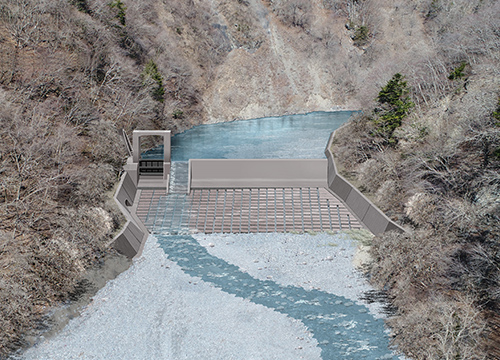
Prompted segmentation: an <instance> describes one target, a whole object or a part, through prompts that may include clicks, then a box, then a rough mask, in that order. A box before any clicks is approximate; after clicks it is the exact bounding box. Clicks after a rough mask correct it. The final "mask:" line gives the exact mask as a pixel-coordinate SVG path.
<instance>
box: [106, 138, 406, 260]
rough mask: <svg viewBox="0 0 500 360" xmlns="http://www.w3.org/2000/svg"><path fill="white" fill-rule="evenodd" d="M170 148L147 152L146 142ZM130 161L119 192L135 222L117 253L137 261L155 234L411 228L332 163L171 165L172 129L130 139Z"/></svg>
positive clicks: (284, 161) (277, 161) (130, 221)
mask: <svg viewBox="0 0 500 360" xmlns="http://www.w3.org/2000/svg"><path fill="white" fill-rule="evenodd" d="M144 136H159V137H161V138H162V143H163V146H162V147H157V148H155V149H152V150H149V151H146V152H142V153H141V138H143V137H144ZM124 138H125V139H126V143H127V147H128V149H129V153H130V155H131V156H130V158H129V159H128V161H127V164H126V166H125V168H124V170H125V171H124V175H123V178H122V182H121V184H120V186H119V189H118V191H117V193H116V195H115V199H116V201H117V202H118V203H119V205H120V207H121V209H122V211H123V212H124V214H125V215H126V216H127V219H128V222H127V224H126V226H125V228H124V230H123V231H122V232H121V233H120V234H119V235H118V236H117V237H116V238H115V241H114V246H115V248H116V249H117V250H118V251H120V252H122V253H123V254H125V255H127V256H128V257H135V256H137V255H138V254H140V253H141V249H142V246H143V244H144V241H145V239H146V238H147V235H148V233H162V234H172V235H178V234H192V233H197V232H201V233H206V234H210V233H267V232H278V233H279V232H281V233H283V232H291V233H306V232H310V233H317V232H336V231H341V230H356V229H367V230H369V231H370V232H372V233H373V234H378V233H381V232H385V231H389V230H396V231H404V230H403V229H402V228H401V227H399V226H398V225H397V224H395V223H394V222H392V221H391V220H390V219H389V218H387V216H385V215H384V214H383V213H382V212H381V211H380V210H379V209H378V208H377V207H376V206H375V205H373V204H372V203H371V202H370V201H369V200H368V199H367V198H366V197H365V196H363V195H362V194H361V193H360V192H359V191H358V190H357V189H356V188H355V187H354V186H352V185H351V184H350V183H349V182H348V181H347V180H345V179H344V178H343V177H342V176H340V175H339V174H338V172H337V170H336V167H335V162H334V158H333V154H332V153H331V151H330V147H331V143H332V141H333V138H334V133H331V135H330V139H329V141H328V144H327V146H326V150H325V155H326V159H317V158H315V159H314V158H313V159H311V158H305V159H304V158H300V159H282V158H278V159H192V158H189V159H188V161H185V160H186V159H180V160H181V161H171V134H170V131H141V130H135V131H134V133H133V146H132V145H130V143H129V141H128V137H127V136H126V135H125V134H124Z"/></svg>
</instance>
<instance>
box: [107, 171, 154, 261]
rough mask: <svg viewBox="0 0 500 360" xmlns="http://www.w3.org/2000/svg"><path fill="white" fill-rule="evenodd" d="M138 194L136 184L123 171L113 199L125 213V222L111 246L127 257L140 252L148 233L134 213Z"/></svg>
mask: <svg viewBox="0 0 500 360" xmlns="http://www.w3.org/2000/svg"><path fill="white" fill-rule="evenodd" d="M138 195H139V191H138V190H137V186H136V184H134V181H133V179H132V177H131V176H130V174H129V173H128V172H127V171H125V172H124V173H123V176H122V179H121V181H120V184H119V185H118V189H117V191H116V193H115V201H116V203H117V204H118V207H119V208H120V210H121V211H122V213H123V215H125V217H126V219H127V222H126V224H125V226H124V227H123V230H122V231H121V232H120V233H119V234H118V235H117V236H116V237H115V238H114V239H113V247H114V248H115V249H116V250H118V251H119V252H120V253H122V254H124V255H126V256H127V257H129V258H133V257H135V256H138V255H140V254H141V252H142V249H143V247H144V243H145V242H146V239H147V238H148V234H149V233H148V230H147V229H146V228H145V227H144V225H143V224H142V222H141V221H140V220H139V219H138V218H137V216H136V215H135V210H136V207H137V202H138V198H139V196H138Z"/></svg>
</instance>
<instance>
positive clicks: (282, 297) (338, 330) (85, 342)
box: [23, 112, 397, 360]
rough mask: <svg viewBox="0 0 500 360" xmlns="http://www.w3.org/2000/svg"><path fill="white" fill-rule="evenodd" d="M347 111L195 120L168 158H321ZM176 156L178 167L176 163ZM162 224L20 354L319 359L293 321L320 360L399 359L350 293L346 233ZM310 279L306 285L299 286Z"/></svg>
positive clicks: (379, 325)
mask: <svg viewBox="0 0 500 360" xmlns="http://www.w3.org/2000/svg"><path fill="white" fill-rule="evenodd" d="M349 116H350V113H349V112H338V113H313V114H309V115H300V116H288V117H283V118H274V119H272V118H271V119H259V120H249V121H241V122H232V123H223V124H213V125H203V126H199V127H195V128H193V129H191V130H188V131H186V132H185V133H182V134H178V135H176V136H174V137H173V139H172V145H173V146H172V160H173V161H174V162H185V161H187V160H188V159H189V158H231V157H232V158H322V157H324V155H323V150H324V147H325V144H326V143H327V140H328V136H329V135H330V133H331V132H332V131H333V130H335V129H336V128H337V127H338V126H340V125H341V124H342V123H343V122H345V121H346V120H347V119H348V117H349ZM174 166H177V165H175V164H174ZM178 167H179V169H178V170H179V173H182V172H183V169H184V167H185V166H184V165H183V164H179V165H178ZM182 190H183V189H182V186H181V187H180V190H179V191H180V192H182ZM176 192H177V191H176ZM169 196H170V197H171V196H177V197H178V196H179V194H178V193H177V194H175V193H174V194H171V195H167V197H169ZM167 201H168V198H167ZM180 223H182V221H180ZM169 224H170V223H168V222H162V223H161V225H160V226H159V225H158V224H157V223H156V222H154V224H153V225H154V226H151V227H150V230H151V231H152V235H153V236H154V237H155V238H156V240H155V239H153V238H150V239H148V243H146V247H145V252H144V255H143V256H142V257H141V258H139V259H137V260H136V263H135V264H134V265H133V266H132V267H131V268H130V269H129V270H128V271H126V272H125V273H123V274H121V275H120V276H119V277H118V278H117V279H116V280H114V281H112V282H110V284H108V285H107V286H106V287H105V288H103V289H102V290H101V291H100V292H99V293H98V294H97V296H96V298H95V301H94V303H93V304H92V305H91V306H89V308H88V309H87V310H86V311H85V312H84V314H83V315H82V316H81V317H80V318H78V319H74V320H72V321H71V322H70V324H69V325H68V327H67V328H66V329H65V330H64V331H63V332H62V333H61V334H60V335H58V336H56V337H55V338H54V339H51V340H49V341H45V342H43V343H41V344H40V345H39V346H38V349H37V348H32V349H29V350H28V351H27V352H26V354H25V356H24V357H23V358H24V359H65V360H67V359H118V358H120V359H125V358H129V359H141V360H142V359H144V360H146V359H155V360H161V359H168V360H177V359H206V360H212V359H221V360H226V359H241V360H247V359H283V360H289V359H292V358H297V359H299V358H305V359H318V355H317V352H318V348H317V347H314V344H312V345H310V346H311V348H307V349H306V346H305V345H304V349H302V346H298V345H297V344H298V343H299V344H302V343H300V341H302V340H304V339H303V337H305V336H304V332H301V331H303V330H300V326H305V327H306V328H307V331H308V332H309V334H312V339H313V340H311V341H315V342H317V346H318V347H319V349H320V350H321V351H320V353H321V354H320V355H319V356H320V357H321V359H323V360H340V359H370V360H375V359H396V358H397V356H395V355H394V354H393V353H392V351H391V350H390V348H389V338H388V335H387V330H386V329H385V328H384V322H383V320H382V319H381V318H380V316H379V315H380V314H378V315H377V314H375V313H374V312H373V308H372V307H368V306H365V305H364V303H363V302H361V301H359V296H358V295H359V294H357V295H356V294H354V293H349V291H350V289H348V288H351V287H356V286H357V285H356V284H355V282H359V281H363V280H362V277H361V276H359V274H358V275H357V279H354V278H355V277H356V276H354V275H353V274H354V273H355V271H354V270H353V269H352V264H351V256H352V253H353V251H351V252H350V255H349V256H347V255H346V254H347V252H346V251H344V250H345V249H344V248H348V247H350V249H353V248H354V246H355V241H354V240H349V239H346V236H341V235H328V234H326V233H323V234H319V235H316V236H312V235H311V234H304V235H299V234H277V233H268V234H210V235H205V234H201V233H200V234H189V233H188V232H186V233H184V232H183V229H182V228H180V227H179V226H177V227H176V228H175V229H172V228H171V227H170V225H169ZM152 240H154V241H152ZM208 241H210V242H212V241H213V242H214V243H215V244H212V243H208ZM158 246H159V248H158ZM158 252H160V253H161V254H158ZM163 252H164V254H163ZM314 254H316V255H315V258H314V259H313V257H314V256H313V257H312V256H311V255H314ZM330 254H333V256H329V255H330ZM165 256H166V257H167V258H168V260H169V261H171V262H172V263H173V264H175V266H174V265H172V263H171V264H169V263H168V262H165V260H164V257H165ZM274 260H276V261H275V262H274V263H273V261H274ZM306 260H307V262H306ZM264 262H265V263H266V264H267V266H264V265H260V264H263V263H264ZM257 266H259V267H257ZM268 267H269V269H268ZM271 268H272V269H271ZM271 270H272V272H270V273H268V274H266V275H265V276H264V275H262V274H263V273H264V272H265V271H271ZM346 274H347V275H346ZM319 278H321V280H318V281H316V282H314V280H315V279H316V280H317V279H319ZM310 280H313V281H312V283H315V286H316V287H315V288H313V287H312V286H307V285H305V284H306V283H311V281H310ZM349 282H351V283H349ZM318 284H319V285H321V286H319V285H318ZM351 284H352V285H353V286H351ZM363 284H364V285H363V286H364V287H363V289H365V290H369V288H368V286H367V285H366V282H363ZM319 287H321V290H320V289H319ZM353 294H354V295H353ZM214 319H215V320H214ZM290 320H293V321H295V322H296V323H293V324H290V323H289V322H288V323H287V321H290ZM240 321H241V322H240ZM214 322H215V323H214ZM266 324H267V325H266ZM287 324H288V325H287ZM302 324H303V325H302ZM261 326H262V328H260V327H261ZM264 326H266V327H265V328H264ZM226 328H227V329H226ZM297 329H299V330H297ZM262 332H265V333H262ZM299 333H300V334H302V335H297V337H296V338H295V336H296V335H295V334H299ZM290 334H292V335H290ZM273 339H279V340H276V341H278V342H279V344H275V343H273V341H274V340H273ZM287 339H291V340H289V341H288V340H287ZM297 339H300V340H297ZM306 340H307V339H306ZM290 347H291V349H290ZM256 349H261V350H260V352H258V351H259V350H256ZM299 349H300V350H299ZM311 349H312V350H311ZM306 351H309V352H306ZM311 351H312V352H311ZM314 351H316V353H315V354H316V355H315V356H312V355H311V354H313V352H314ZM307 354H309V355H307Z"/></svg>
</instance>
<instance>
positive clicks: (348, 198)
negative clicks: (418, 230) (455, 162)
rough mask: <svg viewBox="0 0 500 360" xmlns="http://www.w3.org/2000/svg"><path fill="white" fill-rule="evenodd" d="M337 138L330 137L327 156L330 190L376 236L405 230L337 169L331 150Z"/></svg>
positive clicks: (326, 151)
mask: <svg viewBox="0 0 500 360" xmlns="http://www.w3.org/2000/svg"><path fill="white" fill-rule="evenodd" d="M334 137H335V132H333V133H332V134H331V135H330V139H329V141H328V145H327V146H326V150H325V155H326V158H327V162H328V170H327V173H328V188H329V189H330V190H331V191H332V192H333V193H334V194H335V195H337V196H338V197H339V198H340V199H341V200H342V201H343V202H344V203H345V204H346V205H347V206H348V207H349V209H350V210H351V211H352V212H353V213H354V214H355V215H356V217H357V218H358V219H359V220H360V221H361V222H362V223H363V224H364V225H365V226H366V227H367V228H368V230H370V231H371V232H372V233H374V234H375V235H377V234H380V233H383V232H386V231H390V230H396V231H400V232H404V231H405V230H404V229H403V228H402V227H400V226H399V225H397V224H396V223H395V222H393V221H392V220H391V219H389V218H388V217H387V216H386V215H385V214H384V213H383V212H382V211H381V210H380V209H379V208H378V207H376V206H375V205H374V204H373V203H372V202H371V201H370V200H368V198H367V197H366V196H364V195H363V194H362V193H361V192H360V191H359V190H358V189H356V188H355V187H354V186H353V185H351V183H349V181H347V180H346V179H345V178H344V177H342V176H341V175H340V174H339V173H338V172H337V168H336V167H335V160H334V158H333V154H332V152H331V150H330V148H331V147H332V142H333V139H334Z"/></svg>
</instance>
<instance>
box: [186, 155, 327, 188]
mask: <svg viewBox="0 0 500 360" xmlns="http://www.w3.org/2000/svg"><path fill="white" fill-rule="evenodd" d="M189 186H190V189H203V188H259V187H326V186H327V160H326V159H216V160H215V159H191V160H189Z"/></svg>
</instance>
